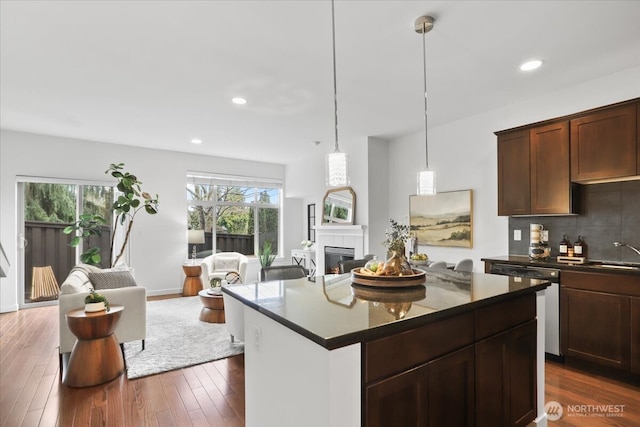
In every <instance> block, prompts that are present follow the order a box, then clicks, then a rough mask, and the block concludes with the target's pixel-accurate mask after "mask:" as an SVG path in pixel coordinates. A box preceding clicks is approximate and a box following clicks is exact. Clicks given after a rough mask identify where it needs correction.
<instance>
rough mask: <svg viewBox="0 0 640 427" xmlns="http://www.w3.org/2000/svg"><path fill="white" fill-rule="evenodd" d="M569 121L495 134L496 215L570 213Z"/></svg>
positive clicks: (571, 206)
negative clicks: (496, 158)
mask: <svg viewBox="0 0 640 427" xmlns="http://www.w3.org/2000/svg"><path fill="white" fill-rule="evenodd" d="M572 208H573V205H572V198H571V181H570V174H569V122H568V121H561V122H557V123H551V124H547V125H543V126H534V127H531V128H526V129H519V130H514V131H508V132H505V133H499V134H498V215H551V214H556V215H558V214H570V213H572Z"/></svg>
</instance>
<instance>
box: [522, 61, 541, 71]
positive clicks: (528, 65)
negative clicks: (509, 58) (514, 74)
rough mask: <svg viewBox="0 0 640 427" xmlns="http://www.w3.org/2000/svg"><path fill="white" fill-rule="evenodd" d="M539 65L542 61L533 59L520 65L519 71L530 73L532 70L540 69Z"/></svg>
mask: <svg viewBox="0 0 640 427" xmlns="http://www.w3.org/2000/svg"><path fill="white" fill-rule="evenodd" d="M541 65H542V61H541V60H539V59H534V60H531V61H527V62H524V63H522V64H521V65H520V70H521V71H532V70H535V69H536V68H540V66H541Z"/></svg>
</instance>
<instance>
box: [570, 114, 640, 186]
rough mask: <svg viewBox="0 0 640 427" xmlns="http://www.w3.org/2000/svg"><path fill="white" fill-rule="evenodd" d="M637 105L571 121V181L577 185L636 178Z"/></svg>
mask: <svg viewBox="0 0 640 427" xmlns="http://www.w3.org/2000/svg"><path fill="white" fill-rule="evenodd" d="M636 109H637V107H636V104H631V105H625V106H622V107H613V108H609V109H605V110H601V111H597V112H594V113H592V114H588V115H586V116H583V117H580V118H577V119H574V120H571V180H572V181H576V182H580V181H588V180H596V179H610V178H619V177H625V176H633V175H636V174H638V162H639V159H640V156H639V153H638V141H637V126H638V125H637V123H636V121H637V114H638V113H637V111H636Z"/></svg>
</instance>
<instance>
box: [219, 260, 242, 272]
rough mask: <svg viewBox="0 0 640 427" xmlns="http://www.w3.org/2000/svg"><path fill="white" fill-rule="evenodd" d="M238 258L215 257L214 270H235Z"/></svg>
mask: <svg viewBox="0 0 640 427" xmlns="http://www.w3.org/2000/svg"><path fill="white" fill-rule="evenodd" d="M237 269H238V260H237V259H236V258H216V262H215V268H214V270H227V271H228V270H237Z"/></svg>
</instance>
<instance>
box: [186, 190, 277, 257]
mask: <svg viewBox="0 0 640 427" xmlns="http://www.w3.org/2000/svg"><path fill="white" fill-rule="evenodd" d="M255 191H256V189H255V188H254V187H242V186H237V187H236V186H224V185H217V186H214V185H203V184H197V185H189V186H187V193H188V194H187V196H188V199H189V200H192V201H216V205H215V209H216V212H215V213H216V215H215V218H214V207H213V206H197V205H192V206H190V210H189V212H188V218H187V224H188V227H189V228H190V229H193V230H205V231H207V232H209V231H211V230H213V226H214V221H215V230H216V234H220V233H228V234H238V235H251V236H253V235H254V234H255V215H256V214H257V215H258V228H259V233H260V235H259V239H258V246H262V245H264V243H265V242H266V241H267V240H270V241H271V242H277V241H278V238H277V237H278V223H279V217H278V215H279V214H278V209H275V208H271V207H261V205H268V204H271V203H272V201H271V197H270V195H269V192H268V191H267V190H262V191H259V192H258V194H257V203H256V202H255V198H254V194H255ZM217 249H222V250H224V248H217ZM271 250H272V251H274V252H277V244H276V245H274V246H272V248H271Z"/></svg>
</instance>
